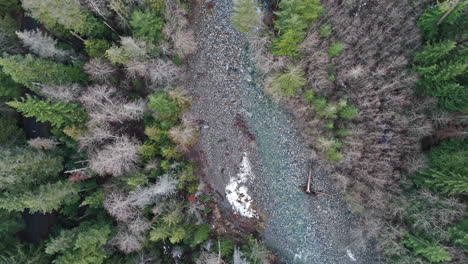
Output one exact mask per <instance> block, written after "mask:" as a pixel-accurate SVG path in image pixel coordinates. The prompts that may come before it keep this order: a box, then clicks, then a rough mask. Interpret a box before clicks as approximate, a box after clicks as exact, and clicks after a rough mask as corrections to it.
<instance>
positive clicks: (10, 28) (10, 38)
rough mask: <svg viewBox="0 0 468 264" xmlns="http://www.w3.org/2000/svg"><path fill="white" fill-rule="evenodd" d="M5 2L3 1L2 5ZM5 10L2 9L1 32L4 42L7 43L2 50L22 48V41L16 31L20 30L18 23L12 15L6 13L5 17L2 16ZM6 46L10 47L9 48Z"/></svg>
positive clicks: (0, 17)
mask: <svg viewBox="0 0 468 264" xmlns="http://www.w3.org/2000/svg"><path fill="white" fill-rule="evenodd" d="M4 2H5V1H1V2H0V3H4ZM2 11H3V9H0V32H1V34H2V36H3V40H4V41H5V43H4V44H3V45H5V46H3V47H2V48H3V49H5V48H11V47H17V48H19V47H20V45H21V44H20V41H19V39H18V36H17V35H16V33H15V32H16V31H19V30H20V27H19V25H18V22H17V21H16V20H15V19H14V18H13V17H12V16H11V15H10V13H5V14H4V15H3V14H1V12H2ZM6 45H10V47H7V46H6Z"/></svg>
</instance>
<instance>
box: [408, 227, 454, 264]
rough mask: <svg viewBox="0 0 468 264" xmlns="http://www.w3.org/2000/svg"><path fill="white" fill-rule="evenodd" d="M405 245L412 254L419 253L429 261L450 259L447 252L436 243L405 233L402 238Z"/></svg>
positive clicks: (435, 261) (436, 261)
mask: <svg viewBox="0 0 468 264" xmlns="http://www.w3.org/2000/svg"><path fill="white" fill-rule="evenodd" d="M403 243H404V244H405V246H407V247H408V248H410V249H411V250H412V252H413V254H414V255H416V256H417V255H421V256H423V257H424V258H425V259H427V260H428V261H430V262H431V263H440V262H442V261H451V260H452V258H451V257H450V254H449V252H447V250H446V249H445V248H444V247H442V246H441V245H439V244H438V243H430V242H429V241H427V240H424V239H423V238H420V237H416V236H413V235H411V234H406V235H405V239H404V240H403Z"/></svg>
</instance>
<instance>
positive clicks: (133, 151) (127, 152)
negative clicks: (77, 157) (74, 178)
mask: <svg viewBox="0 0 468 264" xmlns="http://www.w3.org/2000/svg"><path fill="white" fill-rule="evenodd" d="M138 161H140V155H139V150H138V142H137V141H136V140H135V139H132V138H129V137H127V136H122V137H119V138H117V139H116V140H115V141H114V142H113V143H111V144H109V145H106V146H105V147H104V148H103V149H102V150H99V151H96V152H93V153H90V160H89V167H90V168H91V169H92V170H93V171H95V172H96V173H97V174H99V175H106V174H111V175H113V176H120V175H122V174H124V173H128V172H131V171H133V170H135V169H136V168H137V166H136V163H137V162H138Z"/></svg>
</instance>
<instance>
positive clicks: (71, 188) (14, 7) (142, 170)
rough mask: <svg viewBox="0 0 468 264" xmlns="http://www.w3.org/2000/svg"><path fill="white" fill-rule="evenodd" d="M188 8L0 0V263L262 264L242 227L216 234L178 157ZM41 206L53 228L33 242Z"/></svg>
mask: <svg viewBox="0 0 468 264" xmlns="http://www.w3.org/2000/svg"><path fill="white" fill-rule="evenodd" d="M188 4H189V3H186V2H179V1H178V0H144V1H143V0H141V1H136V0H125V1H124V0H110V1H99V0H86V1H78V0H72V1H69V0H39V1H37V0H22V1H17V0H8V1H6V0H4V1H0V7H1V8H0V10H1V11H0V12H1V13H0V16H1V20H0V22H1V25H0V30H1V31H0V45H1V46H0V47H1V49H2V52H3V54H2V56H1V58H0V68H1V71H0V85H1V87H0V100H1V108H0V111H1V119H0V129H1V132H0V134H1V139H0V140H1V142H0V144H1V147H0V188H1V189H2V192H1V195H0V217H1V224H0V226H1V232H0V236H1V240H2V243H1V244H0V255H1V256H0V263H34V264H37V263H67V264H69V263H80V264H84V263H94V264H95V263H221V262H223V261H225V262H234V263H262V262H264V261H266V259H267V257H268V252H267V251H266V249H265V248H264V247H263V245H262V244H261V243H260V242H258V241H257V240H255V239H254V238H253V237H251V236H248V234H246V235H245V236H234V235H229V234H227V235H225V236H223V234H219V233H214V232H210V227H209V226H208V221H207V219H208V216H211V215H212V214H213V213H212V210H215V209H216V205H215V204H214V203H213V201H212V200H211V198H210V196H209V195H206V194H205V193H204V184H202V183H200V182H199V179H198V175H197V166H196V164H195V163H193V162H192V161H191V160H189V159H187V158H186V157H185V153H186V152H187V151H188V150H189V149H190V148H191V147H192V146H193V145H194V144H195V142H196V139H197V136H198V127H197V126H196V125H195V123H194V121H193V120H189V119H187V118H186V117H185V115H184V112H185V111H186V110H187V109H188V108H189V107H190V102H191V98H190V96H189V95H188V94H187V92H186V91H184V89H183V87H180V86H178V85H177V80H179V79H181V78H182V77H183V74H184V73H183V72H182V70H181V68H180V67H179V66H180V65H181V64H182V63H183V60H184V58H185V56H187V55H189V54H191V53H193V52H195V50H196V46H197V44H196V43H195V39H194V33H193V31H192V30H191V29H190V25H189V21H188V15H187V13H188V12H189V7H188ZM35 121H37V122H39V124H37V123H35ZM31 123H32V124H36V125H37V126H38V127H33V129H36V130H38V131H36V132H40V135H39V137H37V136H34V135H33V136H31V135H30V136H28V129H29V130H31V128H30V127H28V124H29V125H30V124H31ZM25 132H26V133H25ZM29 134H30V133H29ZM38 214H39V215H43V216H44V215H45V216H48V217H49V218H52V219H53V220H52V221H50V222H53V223H54V224H53V225H50V226H48V227H47V228H48V229H49V230H48V231H49V232H47V230H46V234H45V236H44V234H42V235H41V237H40V239H30V238H28V235H27V232H31V231H26V230H24V228H25V225H24V224H23V220H22V218H24V219H25V221H27V220H26V219H29V218H30V217H31V216H32V215H36V216H37V215H38ZM47 228H46V229H47ZM33 232H40V231H38V230H33ZM42 233H43V232H42Z"/></svg>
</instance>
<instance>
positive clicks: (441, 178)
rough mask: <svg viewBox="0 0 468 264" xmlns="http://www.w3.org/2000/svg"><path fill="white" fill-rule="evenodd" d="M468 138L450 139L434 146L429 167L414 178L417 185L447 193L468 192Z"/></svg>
mask: <svg viewBox="0 0 468 264" xmlns="http://www.w3.org/2000/svg"><path fill="white" fill-rule="evenodd" d="M466 164H468V139H463V140H450V141H446V142H443V143H441V144H440V145H439V146H437V147H435V148H433V149H432V150H431V153H430V154H429V169H428V170H424V171H421V172H420V173H419V175H417V176H416V177H415V178H414V182H415V183H416V184H417V185H422V186H425V187H428V188H431V189H432V190H438V191H441V192H443V193H447V194H466V193H468V184H467V182H468V167H467V166H466Z"/></svg>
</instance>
